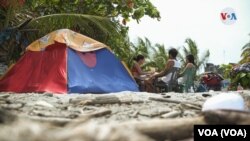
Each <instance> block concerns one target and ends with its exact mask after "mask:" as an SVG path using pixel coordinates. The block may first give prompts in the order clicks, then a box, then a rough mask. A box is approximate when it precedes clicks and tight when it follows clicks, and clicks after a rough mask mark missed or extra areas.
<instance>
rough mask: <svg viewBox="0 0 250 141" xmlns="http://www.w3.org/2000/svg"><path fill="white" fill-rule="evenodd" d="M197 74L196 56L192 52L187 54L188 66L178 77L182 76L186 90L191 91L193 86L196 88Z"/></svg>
mask: <svg viewBox="0 0 250 141" xmlns="http://www.w3.org/2000/svg"><path fill="white" fill-rule="evenodd" d="M195 74H196V66H195V63H194V56H193V55H192V54H190V55H187V56H186V66H185V68H184V70H183V71H182V72H181V73H180V74H179V76H178V77H182V78H183V79H182V83H183V85H184V87H183V90H184V91H185V92H189V91H191V89H192V88H191V87H193V88H194V79H195Z"/></svg>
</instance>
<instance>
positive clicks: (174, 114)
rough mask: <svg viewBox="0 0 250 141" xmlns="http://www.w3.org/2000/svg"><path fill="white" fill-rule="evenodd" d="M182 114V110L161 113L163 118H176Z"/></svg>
mask: <svg viewBox="0 0 250 141" xmlns="http://www.w3.org/2000/svg"><path fill="white" fill-rule="evenodd" d="M181 114H182V112H181V111H171V112H169V113H166V114H163V115H161V117H162V118H176V117H178V116H180V115H181Z"/></svg>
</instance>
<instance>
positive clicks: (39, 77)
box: [0, 29, 138, 93]
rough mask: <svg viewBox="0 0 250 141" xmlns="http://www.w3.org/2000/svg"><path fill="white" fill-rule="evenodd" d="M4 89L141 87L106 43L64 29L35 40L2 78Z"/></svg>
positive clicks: (86, 90)
mask: <svg viewBox="0 0 250 141" xmlns="http://www.w3.org/2000/svg"><path fill="white" fill-rule="evenodd" d="M0 91H11V92H18V93H22V92H52V93H110V92H120V91H138V87H137V84H136V82H135V81H134V79H133V78H132V76H131V75H130V73H129V70H128V69H127V68H126V66H124V65H123V64H122V62H121V61H120V60H119V59H118V58H117V57H116V56H115V55H114V54H113V53H112V52H111V50H110V48H109V47H107V46H106V45H105V44H103V43H100V42H98V41H96V40H93V39H91V38H89V37H86V36H84V35H81V34H79V33H76V32H73V31H71V30H68V29H61V30H57V31H54V32H51V33H49V34H48V35H46V36H44V37H42V38H40V39H38V40H36V41H34V42H33V43H31V44H30V45H29V46H28V47H27V51H26V52H25V54H24V55H23V56H22V57H21V58H20V59H19V61H18V62H17V63H16V64H15V65H14V66H13V67H12V68H11V69H10V70H9V71H8V72H7V73H6V75H5V76H4V77H3V78H2V79H1V80H0Z"/></svg>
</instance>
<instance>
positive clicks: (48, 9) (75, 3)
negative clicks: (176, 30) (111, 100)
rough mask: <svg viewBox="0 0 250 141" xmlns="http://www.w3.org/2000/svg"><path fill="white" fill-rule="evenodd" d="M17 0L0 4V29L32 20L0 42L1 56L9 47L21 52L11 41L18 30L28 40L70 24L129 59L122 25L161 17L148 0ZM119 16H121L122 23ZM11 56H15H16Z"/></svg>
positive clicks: (130, 54) (122, 57)
mask: <svg viewBox="0 0 250 141" xmlns="http://www.w3.org/2000/svg"><path fill="white" fill-rule="evenodd" d="M17 1H18V0H9V2H10V5H9V6H8V7H1V4H0V17H1V18H0V21H1V22H0V30H6V29H7V28H11V29H13V28H14V27H16V26H17V25H19V24H20V23H22V22H24V21H26V20H27V19H32V20H31V21H30V23H28V24H27V26H25V27H22V28H18V30H16V28H14V29H15V30H13V31H11V33H12V34H13V35H12V36H10V37H11V38H12V39H10V40H9V39H8V40H5V41H4V42H5V43H4V44H1V46H0V50H5V51H3V52H1V54H0V58H1V56H5V58H6V56H13V55H10V54H9V53H10V51H12V52H15V53H14V54H16V56H20V55H19V54H20V52H21V51H20V48H19V47H20V46H21V45H20V44H16V43H14V42H16V41H15V36H14V34H16V33H21V34H20V36H21V37H20V38H22V39H26V38H27V39H28V42H29V43H30V42H32V41H34V40H35V39H37V38H39V37H42V36H44V35H45V34H47V33H49V32H51V31H53V30H56V29H60V28H70V29H77V31H78V32H80V33H82V34H85V35H87V36H89V37H91V38H94V39H96V40H98V41H101V42H103V43H106V44H107V45H109V46H110V47H111V48H112V49H113V51H114V52H115V53H116V55H117V56H118V57H119V58H121V59H123V60H126V62H130V60H131V58H133V55H132V53H128V52H131V51H132V52H133V50H134V49H133V48H131V45H130V42H129V39H128V35H127V34H128V27H126V26H124V25H126V22H127V21H129V20H130V19H134V20H137V21H139V20H140V19H141V18H142V17H143V16H145V15H147V16H149V17H151V18H157V19H158V20H159V19H160V13H159V11H158V10H157V9H156V7H154V6H153V5H152V3H151V2H150V1H149V0H68V1H67V2H65V0H26V1H25V3H24V5H20V4H18V2H17ZM65 13H68V14H65ZM75 13H78V14H75ZM104 17H106V18H104ZM120 18H123V20H122V21H123V25H122V24H121V22H120V21H119V20H120ZM23 37H24V38H23ZM0 38H2V37H0ZM2 39H4V38H2ZM0 40H1V39H0ZM11 40H12V41H11ZM10 41H11V42H10ZM3 45H4V47H3ZM16 45H17V46H16ZM10 48H12V49H14V50H15V51H14V50H12V49H10ZM8 52H9V53H8ZM11 54H12V53H11ZM10 58H12V59H13V60H16V58H18V57H14V58H13V57H10ZM10 60H11V59H10Z"/></svg>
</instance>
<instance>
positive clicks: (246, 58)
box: [240, 34, 250, 64]
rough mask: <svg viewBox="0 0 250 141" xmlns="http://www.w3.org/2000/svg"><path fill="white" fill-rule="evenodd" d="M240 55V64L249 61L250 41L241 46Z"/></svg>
mask: <svg viewBox="0 0 250 141" xmlns="http://www.w3.org/2000/svg"><path fill="white" fill-rule="evenodd" d="M249 35H250V34H249ZM241 57H242V59H241V60H240V63H241V64H243V63H246V62H250V41H249V42H248V43H246V44H245V45H244V46H243V47H242V53H241Z"/></svg>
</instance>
